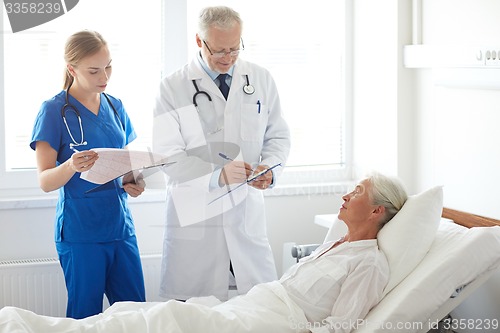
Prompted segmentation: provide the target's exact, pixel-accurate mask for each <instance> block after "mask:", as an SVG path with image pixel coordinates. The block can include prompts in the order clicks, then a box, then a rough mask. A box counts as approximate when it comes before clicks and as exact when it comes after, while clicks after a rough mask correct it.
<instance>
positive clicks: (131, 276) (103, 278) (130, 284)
mask: <svg viewBox="0 0 500 333" xmlns="http://www.w3.org/2000/svg"><path fill="white" fill-rule="evenodd" d="M56 248H57V252H58V254H59V261H60V263H61V267H62V269H63V272H64V278H65V280H66V289H67V291H68V306H67V309H66V316H67V317H71V318H75V319H81V318H85V317H88V316H92V315H95V314H98V313H101V312H102V304H103V295H106V297H107V298H108V301H109V304H110V305H112V304H113V303H114V302H118V301H135V302H144V301H145V300H146V295H145V294H146V293H145V288H144V276H143V274H142V265H141V259H140V257H139V249H138V247H137V239H136V237H135V236H132V237H130V238H128V239H125V240H118V241H112V242H105V243H68V242H57V243H56Z"/></svg>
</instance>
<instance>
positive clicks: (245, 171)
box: [219, 161, 252, 186]
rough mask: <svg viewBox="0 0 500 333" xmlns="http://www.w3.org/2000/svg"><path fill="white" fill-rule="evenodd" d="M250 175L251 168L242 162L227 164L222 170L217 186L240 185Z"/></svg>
mask: <svg viewBox="0 0 500 333" xmlns="http://www.w3.org/2000/svg"><path fill="white" fill-rule="evenodd" d="M251 174H252V166H251V165H250V164H248V163H246V162H243V161H232V162H229V163H228V164H226V165H225V166H224V168H222V171H221V173H220V176H219V185H220V186H224V185H230V184H241V183H244V182H246V180H247V178H248V177H249V176H250V175H251Z"/></svg>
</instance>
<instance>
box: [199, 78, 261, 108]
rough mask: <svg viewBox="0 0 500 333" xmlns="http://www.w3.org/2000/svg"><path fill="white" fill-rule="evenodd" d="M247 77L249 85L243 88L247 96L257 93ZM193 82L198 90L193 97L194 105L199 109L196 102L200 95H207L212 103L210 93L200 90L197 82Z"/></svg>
mask: <svg viewBox="0 0 500 333" xmlns="http://www.w3.org/2000/svg"><path fill="white" fill-rule="evenodd" d="M245 77H246V81H247V84H245V85H244V86H243V92H244V93H245V94H247V95H252V94H253V93H254V92H255V88H254V86H252V85H251V84H250V80H249V79H248V75H245ZM191 82H193V86H194V88H195V89H196V92H195V93H194V95H193V104H194V106H195V107H198V103H197V102H196V98H198V96H199V95H205V96H206V97H207V98H208V100H209V101H210V102H211V101H212V97H211V96H210V94H209V93H208V92H206V91H203V90H200V89H199V88H198V85H197V84H196V80H191Z"/></svg>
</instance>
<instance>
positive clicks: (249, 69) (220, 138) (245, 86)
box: [153, 6, 290, 300]
mask: <svg viewBox="0 0 500 333" xmlns="http://www.w3.org/2000/svg"><path fill="white" fill-rule="evenodd" d="M241 34H242V20H241V18H240V16H239V14H238V13H237V12H235V11H234V10H232V9H231V8H228V7H224V6H220V7H209V8H205V9H203V10H202V11H201V13H200V17H199V28H198V33H197V34H196V43H197V46H198V47H199V50H198V52H196V55H195V57H194V59H193V60H192V61H191V62H190V63H189V64H187V65H186V66H185V67H183V68H181V69H180V70H178V71H177V72H175V73H173V74H172V75H170V76H168V77H166V78H164V79H163V80H162V82H161V84H160V89H159V93H158V95H157V99H156V105H155V110H154V114H155V118H154V130H153V150H154V151H156V152H158V153H163V154H168V155H176V156H179V155H182V154H183V152H184V153H185V152H188V151H190V150H192V149H195V148H196V147H208V148H207V150H209V151H210V154H211V156H215V157H217V156H219V161H218V162H220V163H216V162H217V161H215V162H214V160H216V158H213V157H212V162H214V163H213V168H212V171H211V172H210V173H209V175H208V176H206V177H203V176H202V175H201V173H193V175H192V177H191V179H188V180H186V177H185V174H183V178H184V180H183V181H179V180H178V179H177V178H176V177H175V174H176V172H175V169H176V168H178V169H180V168H181V167H182V169H183V171H184V172H186V170H187V172H188V171H189V170H190V169H189V167H191V166H192V164H189V163H185V165H183V163H178V165H174V166H173V167H170V168H169V170H166V173H167V176H168V179H167V180H168V184H169V186H167V187H168V188H167V200H166V205H167V207H166V230H165V234H164V235H165V236H164V248H163V267H162V269H163V271H162V279H161V287H160V288H161V289H160V295H161V296H163V297H166V298H173V299H179V300H186V299H188V298H190V297H195V296H207V295H215V296H216V297H217V298H219V299H221V300H225V299H227V298H228V285H229V280H232V278H233V276H234V279H235V282H236V286H237V290H238V292H239V293H240V294H244V293H246V292H247V291H248V290H249V289H250V288H252V286H254V285H256V284H258V283H263V282H268V281H272V280H276V279H277V273H276V267H275V263H274V258H273V253H272V251H271V247H270V245H269V241H268V238H267V232H266V214H265V209H264V206H265V203H264V196H263V193H264V191H265V190H266V189H268V188H270V187H272V186H274V185H275V184H276V183H277V181H278V176H279V174H280V173H281V170H282V168H281V167H276V168H274V169H273V170H272V171H269V172H267V173H266V174H264V175H262V176H260V177H258V178H257V179H255V180H254V181H251V182H248V184H247V185H245V186H240V187H238V188H237V189H235V190H234V191H231V189H232V188H234V186H237V185H239V184H241V183H243V182H245V181H246V179H247V177H249V176H251V175H252V174H256V173H258V172H259V171H262V170H265V169H267V168H269V167H272V166H275V165H277V164H279V163H281V165H282V166H284V165H285V162H286V160H287V158H288V154H289V150H290V133H289V128H288V126H287V124H286V122H285V119H284V118H283V114H282V110H281V106H280V99H279V96H278V91H277V88H276V85H275V83H274V80H273V78H272V76H271V75H270V73H269V72H268V71H267V70H266V69H264V68H262V67H260V66H258V65H256V64H253V63H250V62H248V61H245V60H243V59H241V58H239V54H240V53H241V51H242V50H243V49H244V45H243V40H242V38H241ZM221 142H222V143H226V144H227V145H228V146H229V145H230V144H231V145H233V146H237V147H239V150H238V151H236V152H234V151H233V154H232V155H231V154H228V152H225V151H213V150H214V148H213V147H224V144H222V145H221V144H219V145H217V144H216V143H221ZM221 150H223V148H221ZM228 155H230V156H228ZM191 162H192V161H191ZM202 163H203V162H200V164H202ZM193 169H201V168H193ZM172 175H174V176H172ZM224 191H225V192H229V191H231V192H230V193H229V194H228V195H226V196H223V197H222V198H221V199H220V200H219V199H217V198H219V197H220V194H221V193H224ZM214 200H215V201H214Z"/></svg>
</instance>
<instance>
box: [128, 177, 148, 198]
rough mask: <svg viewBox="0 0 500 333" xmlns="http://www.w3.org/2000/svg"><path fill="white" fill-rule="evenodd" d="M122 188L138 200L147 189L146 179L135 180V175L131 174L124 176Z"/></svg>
mask: <svg viewBox="0 0 500 333" xmlns="http://www.w3.org/2000/svg"><path fill="white" fill-rule="evenodd" d="M122 186H123V189H124V190H125V192H127V193H128V195H130V196H131V197H133V198H136V197H138V196H140V195H141V194H142V192H144V189H145V188H146V183H145V182H144V179H142V177H141V176H139V177H137V178H136V179H135V178H134V175H133V173H132V172H129V173H127V174H126V175H124V176H123V179H122Z"/></svg>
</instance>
